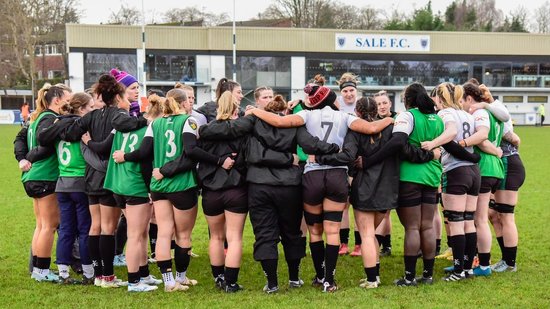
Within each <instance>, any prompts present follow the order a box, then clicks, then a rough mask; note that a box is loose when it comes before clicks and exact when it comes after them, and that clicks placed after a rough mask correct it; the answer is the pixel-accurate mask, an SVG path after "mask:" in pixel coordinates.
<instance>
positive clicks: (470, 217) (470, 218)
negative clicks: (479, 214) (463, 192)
mask: <svg viewBox="0 0 550 309" xmlns="http://www.w3.org/2000/svg"><path fill="white" fill-rule="evenodd" d="M475 213H476V212H475V211H465V212H464V221H473V220H474V214H475Z"/></svg>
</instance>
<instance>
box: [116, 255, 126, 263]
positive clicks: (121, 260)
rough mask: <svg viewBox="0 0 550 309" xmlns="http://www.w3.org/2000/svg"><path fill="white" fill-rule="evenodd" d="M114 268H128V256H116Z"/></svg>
mask: <svg viewBox="0 0 550 309" xmlns="http://www.w3.org/2000/svg"><path fill="white" fill-rule="evenodd" d="M113 266H126V256H125V255H124V254H119V255H115V259H114V260H113Z"/></svg>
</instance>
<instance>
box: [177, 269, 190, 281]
mask: <svg viewBox="0 0 550 309" xmlns="http://www.w3.org/2000/svg"><path fill="white" fill-rule="evenodd" d="M186 278H187V272H186V271H184V272H181V273H180V272H179V271H176V281H177V282H183V281H185V279H186Z"/></svg>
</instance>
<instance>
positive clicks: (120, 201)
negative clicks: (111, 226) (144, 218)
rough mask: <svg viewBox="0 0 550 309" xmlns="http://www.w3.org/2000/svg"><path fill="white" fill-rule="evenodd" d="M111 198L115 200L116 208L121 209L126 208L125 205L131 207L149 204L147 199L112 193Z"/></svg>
mask: <svg viewBox="0 0 550 309" xmlns="http://www.w3.org/2000/svg"><path fill="white" fill-rule="evenodd" d="M113 197H114V198H115V201H116V204H117V206H118V207H120V208H122V209H124V208H126V205H128V206H133V205H142V204H149V198H148V197H139V196H128V195H120V194H116V193H113Z"/></svg>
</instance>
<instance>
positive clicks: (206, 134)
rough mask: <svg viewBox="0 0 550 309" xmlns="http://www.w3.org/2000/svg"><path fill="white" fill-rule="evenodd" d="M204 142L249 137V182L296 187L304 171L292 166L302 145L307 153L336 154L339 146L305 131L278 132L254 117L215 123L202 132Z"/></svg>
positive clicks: (247, 155) (288, 130) (280, 130)
mask: <svg viewBox="0 0 550 309" xmlns="http://www.w3.org/2000/svg"><path fill="white" fill-rule="evenodd" d="M199 135H200V136H201V138H204V139H209V140H213V141H215V140H227V139H234V138H239V137H242V136H247V135H250V136H249V140H248V143H247V148H246V153H245V157H246V162H247V165H248V171H247V176H246V180H247V181H248V182H251V183H256V184H266V185H279V186H294V185H299V184H300V183H301V180H302V170H301V168H300V167H298V166H295V165H293V164H292V163H293V154H295V153H296V146H297V145H298V144H299V145H300V146H301V147H302V148H303V149H304V151H305V152H306V153H309V154H323V153H335V152H337V151H338V150H339V147H338V145H336V144H328V143H325V142H323V141H320V140H319V139H318V138H316V137H313V136H311V134H309V133H308V132H307V131H306V129H305V128H304V127H300V128H286V129H280V128H275V127H273V126H271V125H269V124H267V123H266V122H264V121H262V120H260V119H258V118H257V117H255V116H252V115H250V116H246V117H241V118H239V119H236V120H230V121H220V122H215V123H213V124H212V125H209V126H202V127H201V128H200V129H199Z"/></svg>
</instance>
